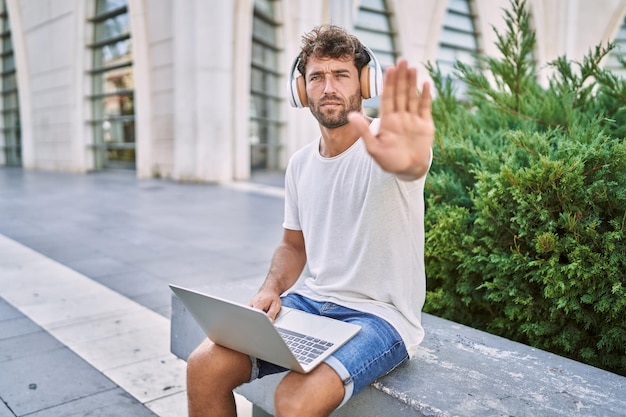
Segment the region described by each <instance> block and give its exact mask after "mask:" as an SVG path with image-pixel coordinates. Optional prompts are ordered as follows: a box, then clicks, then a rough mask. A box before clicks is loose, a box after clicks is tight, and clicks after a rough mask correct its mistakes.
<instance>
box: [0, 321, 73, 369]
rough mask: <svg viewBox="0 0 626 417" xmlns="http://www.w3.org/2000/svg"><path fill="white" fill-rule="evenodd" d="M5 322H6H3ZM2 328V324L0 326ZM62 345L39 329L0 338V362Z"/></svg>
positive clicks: (25, 356) (26, 356)
mask: <svg viewBox="0 0 626 417" xmlns="http://www.w3.org/2000/svg"><path fill="white" fill-rule="evenodd" d="M3 323H7V322H3ZM0 328H2V329H3V332H4V326H2V327H0ZM61 347H63V345H62V344H61V343H60V342H59V341H58V340H56V339H55V338H53V337H50V335H49V334H48V333H47V332H45V331H43V330H41V328H39V331H36V332H34V333H27V334H23V335H20V336H16V337H10V338H7V339H4V338H3V339H0V364H2V363H5V362H10V361H13V360H16V359H20V358H28V357H29V356H32V355H37V354H40V353H43V352H46V351H50V350H56V349H59V348H61Z"/></svg>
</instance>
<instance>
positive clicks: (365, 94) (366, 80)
mask: <svg viewBox="0 0 626 417" xmlns="http://www.w3.org/2000/svg"><path fill="white" fill-rule="evenodd" d="M371 72H372V71H371V68H370V67H369V66H367V65H366V66H364V67H363V68H362V69H361V77H360V82H361V97H362V98H363V99H368V98H372V79H371V76H370V75H371V74H370V73H371Z"/></svg>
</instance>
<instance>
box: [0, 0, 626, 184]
mask: <svg viewBox="0 0 626 417" xmlns="http://www.w3.org/2000/svg"><path fill="white" fill-rule="evenodd" d="M1 3H2V6H1V7H0V18H1V19H2V52H1V58H2V71H3V72H2V85H1V86H0V87H1V89H2V96H3V100H2V103H1V104H2V112H3V113H2V114H3V117H2V118H1V119H2V120H0V123H2V129H1V130H0V166H1V165H6V166H22V167H23V168H24V169H37V170H51V171H66V172H75V173H86V172H90V171H95V170H101V169H132V170H135V171H136V174H137V176H138V177H139V178H171V179H174V180H178V181H198V182H229V181H233V180H239V179H247V178H249V176H250V175H251V172H252V171H253V170H255V169H264V170H281V169H284V167H285V165H286V162H287V160H288V158H289V156H290V155H291V154H292V153H293V152H294V151H296V150H297V149H298V148H300V147H301V146H303V145H304V144H306V143H308V142H309V141H311V140H313V139H315V137H316V136H318V134H319V132H318V129H317V124H316V123H315V120H314V119H313V118H312V117H311V116H310V114H309V112H308V110H306V109H304V110H303V109H292V108H290V107H289V105H288V103H287V100H286V94H287V91H286V85H287V80H288V78H289V70H290V68H291V65H292V62H293V59H294V57H295V56H296V55H297V53H298V50H299V46H300V39H301V35H302V34H303V33H305V32H308V31H310V30H311V28H312V27H314V26H316V25H319V24H322V23H329V22H330V23H335V24H338V25H341V26H344V27H346V28H347V29H349V30H350V31H352V32H354V33H356V34H357V35H358V36H359V37H360V38H361V40H362V41H363V42H364V43H366V44H367V45H368V46H369V47H370V48H371V49H372V50H373V51H374V53H375V54H376V56H377V57H378V58H379V61H380V62H381V64H383V66H385V65H389V64H390V63H392V62H393V61H394V60H395V59H396V58H397V57H399V56H402V57H406V58H407V59H408V60H409V62H410V63H411V64H413V65H418V67H421V68H423V64H424V63H426V62H438V63H440V65H441V68H442V69H444V70H445V69H446V68H450V65H451V63H453V62H454V60H456V59H460V60H471V56H472V53H480V54H486V55H493V54H497V50H496V48H495V33H494V31H493V28H494V27H495V28H498V29H499V30H502V31H503V30H504V27H503V15H504V14H503V11H502V10H503V9H505V8H507V7H509V2H508V0H448V1H440V0H227V1H225V0H54V1H53V0H2V1H1ZM528 7H529V10H530V12H531V17H532V22H531V24H532V26H533V28H534V29H535V30H536V34H537V48H536V51H535V55H534V56H535V59H536V60H537V61H538V64H539V67H540V68H541V67H545V64H546V63H547V62H549V61H551V60H553V59H555V58H557V57H558V56H561V55H564V54H565V55H567V57H568V58H570V59H576V60H578V59H581V58H582V57H583V55H584V54H585V53H586V52H587V51H588V50H589V49H590V48H592V47H593V46H595V45H597V44H598V43H600V42H608V41H613V40H618V41H619V38H620V36H621V37H623V36H625V35H624V33H626V29H625V28H624V21H625V15H626V0H595V1H590V0H528ZM624 41H626V40H624ZM625 48H626V47H625ZM609 61H611V60H609ZM611 62H612V63H614V62H615V59H613V60H612V61H611ZM611 62H610V63H609V64H611ZM421 76H422V77H426V74H425V70H423V69H422V70H421ZM539 76H540V77H544V78H545V77H547V74H545V73H541V74H540V75H539ZM367 106H368V108H372V109H373V111H375V107H376V100H373V101H372V102H371V103H369V104H367Z"/></svg>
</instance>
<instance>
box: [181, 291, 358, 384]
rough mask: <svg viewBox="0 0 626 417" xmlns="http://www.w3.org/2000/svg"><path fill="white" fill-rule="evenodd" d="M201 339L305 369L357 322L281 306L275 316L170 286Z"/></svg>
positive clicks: (355, 327)
mask: <svg viewBox="0 0 626 417" xmlns="http://www.w3.org/2000/svg"><path fill="white" fill-rule="evenodd" d="M170 288H171V289H172V291H174V293H175V294H176V296H177V297H178V298H179V299H180V300H181V301H182V302H183V304H184V305H185V307H187V310H189V312H190V313H191V315H192V316H193V317H194V318H195V319H196V321H197V322H198V324H200V327H202V329H203V330H204V332H205V333H206V335H207V337H208V338H209V339H211V340H212V341H213V342H214V343H217V344H218V345H221V346H224V347H227V348H230V349H233V350H236V351H238V352H242V353H245V354H248V355H252V356H254V357H257V358H259V359H263V360H265V361H267V362H270V363H273V364H276V365H280V366H282V367H285V368H288V369H291V370H294V371H297V372H300V373H308V372H310V371H312V370H313V369H314V368H315V367H316V366H317V365H319V364H320V363H322V362H323V361H324V360H325V359H326V358H327V357H328V356H330V355H331V354H332V353H333V352H335V351H336V350H337V349H338V348H339V347H341V346H342V345H343V344H344V343H346V342H347V341H348V340H350V339H351V338H352V337H353V336H354V335H355V334H357V333H358V332H359V330H361V326H358V325H355V324H352V323H344V322H342V321H339V320H334V319H331V318H327V317H320V316H317V315H315V314H310V313H306V312H303V311H300V310H294V309H291V308H287V307H282V308H281V310H280V313H279V315H278V317H277V318H276V320H275V321H274V322H273V323H272V321H271V320H270V319H269V317H267V315H266V314H265V313H264V312H263V311H261V310H258V309H256V308H252V307H248V306H245V305H242V304H238V303H235V302H232V301H228V300H224V299H222V298H218V297H214V296H211V295H208V294H203V293H200V292H198V291H194V290H190V289H186V288H182V287H179V286H176V285H170Z"/></svg>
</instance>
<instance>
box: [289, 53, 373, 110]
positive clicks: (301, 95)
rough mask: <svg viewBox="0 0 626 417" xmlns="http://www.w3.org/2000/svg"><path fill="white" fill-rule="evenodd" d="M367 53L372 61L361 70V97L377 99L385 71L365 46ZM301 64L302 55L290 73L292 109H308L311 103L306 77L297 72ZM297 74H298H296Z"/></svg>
mask: <svg viewBox="0 0 626 417" xmlns="http://www.w3.org/2000/svg"><path fill="white" fill-rule="evenodd" d="M363 48H364V49H365V52H366V53H367V54H368V55H369V57H370V61H369V62H368V63H367V65H366V66H364V67H363V68H362V69H361V76H360V82H361V97H362V98H364V99H368V98H372V97H376V96H377V95H379V94H380V92H381V91H382V90H383V70H382V68H381V66H380V63H379V62H378V60H377V59H376V56H375V55H374V53H373V52H372V50H371V49H370V48H368V47H367V46H365V45H363ZM299 63H300V55H298V56H297V57H296V59H294V60H293V64H291V71H289V80H288V85H287V90H288V94H287V98H288V99H289V104H291V107H296V108H299V109H301V108H303V107H308V105H309V103H308V100H307V96H306V86H305V82H304V77H303V76H302V74H300V72H299V71H297V67H298V64H299ZM296 72H297V74H296Z"/></svg>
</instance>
